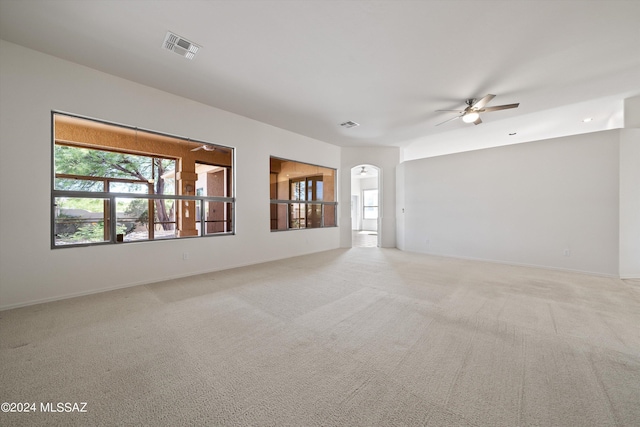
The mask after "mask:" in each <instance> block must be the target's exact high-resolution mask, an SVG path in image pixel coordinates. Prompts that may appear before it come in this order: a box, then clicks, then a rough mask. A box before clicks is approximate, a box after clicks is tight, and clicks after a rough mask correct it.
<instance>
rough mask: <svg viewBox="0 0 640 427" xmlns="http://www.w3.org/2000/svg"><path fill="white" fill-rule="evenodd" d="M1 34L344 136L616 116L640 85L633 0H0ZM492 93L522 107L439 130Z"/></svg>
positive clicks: (487, 131)
mask: <svg viewBox="0 0 640 427" xmlns="http://www.w3.org/2000/svg"><path fill="white" fill-rule="evenodd" d="M168 30H169V31H172V32H174V33H177V34H178V35H180V36H183V37H185V38H187V39H189V40H191V41H193V42H195V43H197V44H200V45H201V46H202V49H201V51H200V52H199V53H198V56H197V57H196V58H195V59H194V60H192V61H189V60H187V59H185V58H183V57H181V56H179V55H177V54H175V53H172V52H170V51H167V50H164V49H162V48H161V46H162V43H163V40H164V37H165V34H166V32H167V31H168ZM0 38H2V39H4V40H6V41H9V42H13V43H16V44H19V45H23V46H25V47H28V48H32V49H35V50H38V51H41V52H45V53H48V54H51V55H54V56H58V57H60V58H64V59H67V60H70V61H73V62H76V63H79V64H82V65H85V66H88V67H91V68H95V69H98V70H101V71H104V72H107V73H110V74H113V75H116V76H120V77H123V78H126V79H128V80H132V81H135V82H139V83H142V84H145V85H148V86H152V87H155V88H158V89H161V90H164V91H166V92H170V93H174V94H177V95H181V96H184V97H187V98H190V99H193V100H196V101H199V102H202V103H204V104H208V105H211V106H215V107H218V108H221V109H224V110H227V111H231V112H234V113H237V114H240V115H243V116H246V117H250V118H253V119H256V120H259V121H261V122H265V123H268V124H271V125H274V126H277V127H281V128H284V129H288V130H291V131H293V132H297V133H300V134H303V135H307V136H310V137H313V138H317V139H319V140H322V141H326V142H329V143H332V144H336V145H341V146H382V145H396V146H402V147H409V148H410V147H419V148H417V150H418V151H419V150H424V149H425V147H433V148H434V150H435V152H438V150H441V149H442V150H444V151H446V150H445V149H444V148H442V147H443V146H446V145H447V144H453V143H454V142H455V141H458V142H459V141H466V143H464V144H462V145H460V150H458V151H461V150H463V149H470V148H473V144H472V143H470V142H469V141H473V140H474V139H475V137H476V136H478V135H483V138H489V139H491V138H493V139H495V140H496V141H497V140H498V139H501V140H504V139H505V138H511V139H507V141H508V142H509V143H510V142H522V141H525V140H534V139H543V138H548V137H553V136H560V135H567V134H573V133H581V132H588V131H592V130H603V129H609V128H615V127H621V126H622V118H621V117H622V116H621V114H622V113H621V111H622V110H621V109H622V99H624V98H626V97H630V96H635V95H639V94H640V80H639V77H640V1H613V0H609V1H605V0H602V1H585V0H581V1H561V0H557V1H546V0H538V1H514V0H508V1H488V0H484V1H482V0H469V1H455V0H446V1H435V0H433V1H400V0H396V1H355V0H344V1H337V0H336V1H326V0H320V1H269V0H260V1H199V0H189V1H185V0H163V1H153V0H128V1H120V0H84V1H82V0H71V1H69V0H28V1H27V0H23V1H18V0H15V1H13V0H0ZM487 93H492V94H496V95H497V96H496V98H495V99H494V100H493V101H492V102H491V104H489V105H490V106H492V105H501V104H508V103H515V102H519V103H520V108H518V109H515V110H504V111H497V112H492V113H487V114H485V115H483V117H482V118H483V120H484V123H483V124H481V125H480V126H474V125H468V124H465V123H462V121H461V120H455V121H453V122H449V123H447V124H444V125H442V126H438V127H436V126H435V125H436V124H437V123H439V122H442V121H444V120H446V119H447V118H450V117H451V115H449V114H447V113H436V112H435V110H438V109H457V108H460V107H463V106H464V100H465V99H466V98H479V97H482V96H484V95H486V94H487ZM78 113H82V112H78ZM584 116H589V117H593V118H594V120H593V121H592V122H591V123H588V124H584V123H582V122H581V120H582V118H584ZM347 120H352V121H355V122H358V123H360V125H361V126H359V127H356V128H352V129H343V128H341V127H340V126H339V124H340V123H342V122H344V121H347ZM513 132H517V135H514V136H511V137H509V136H507V134H508V133H513ZM496 143H497V144H498V145H501V143H499V142H496ZM505 143H506V142H505ZM465 144H466V145H465ZM414 151H415V150H414Z"/></svg>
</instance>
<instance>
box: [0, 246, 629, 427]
mask: <svg viewBox="0 0 640 427" xmlns="http://www.w3.org/2000/svg"><path fill="white" fill-rule="evenodd" d="M0 363H1V365H0V400H1V401H2V402H34V403H36V405H37V408H36V409H37V411H36V413H0V425H2V426H13V425H24V426H37V425H61V426H71V425H81V426H94V425H104V426H114V425H150V426H180V425H211V426H244V425H257V426H425V425H426V426H580V427H584V426H615V425H617V426H638V425H640V403H639V402H640V286H639V284H638V282H631V281H623V280H617V279H612V278H602V277H594V276H589V275H581V274H574V273H568V272H556V271H549V270H542V269H534V268H524V267H514V266H505V265H498V264H489V263H482V262H473V261H463V260H456V259H447V258H438V257H431V256H426V255H418V254H411V253H405V252H401V251H398V250H395V249H379V248H354V249H350V250H333V251H328V252H323V253H320V254H315V255H309V256H302V257H298V258H292V259H288V260H283V261H278V262H272V263H268V264H261V265H257V266H252V267H246V268H239V269H234V270H228V271H221V272H216V273H210V274H205V275H200V276H196V277H191V278H187V279H181V280H171V281H167V282H162V283H157V284H153V285H146V286H138V287H134V288H128V289H123V290H119V291H113V292H108V293H103V294H98V295H92V296H87V297H82V298H75V299H69V300H65V301H59V302H53V303H48V304H42V305H37V306H31V307H26V308H21V309H15V310H10V311H5V312H1V313H0ZM58 402H62V403H64V402H69V403H75V402H78V403H81V402H86V403H87V404H86V407H85V409H86V412H84V413H77V412H76V413H60V412H58V413H50V412H49V413H43V412H41V409H42V408H41V406H40V404H41V403H45V409H46V404H47V403H49V404H51V405H52V406H53V407H54V408H55V407H56V404H57V403H58ZM63 406H64V405H63ZM71 407H72V406H71ZM78 409H80V408H78Z"/></svg>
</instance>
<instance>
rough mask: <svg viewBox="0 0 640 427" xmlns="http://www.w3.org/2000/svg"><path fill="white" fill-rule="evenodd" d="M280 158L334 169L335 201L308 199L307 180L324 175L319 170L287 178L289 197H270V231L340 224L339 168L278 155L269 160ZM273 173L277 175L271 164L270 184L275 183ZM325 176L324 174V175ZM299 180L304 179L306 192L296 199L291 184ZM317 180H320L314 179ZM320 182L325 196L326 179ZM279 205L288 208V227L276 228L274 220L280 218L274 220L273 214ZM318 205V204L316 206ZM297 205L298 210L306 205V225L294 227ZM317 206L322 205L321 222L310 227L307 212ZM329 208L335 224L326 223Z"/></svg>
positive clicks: (280, 159) (334, 226) (285, 210)
mask: <svg viewBox="0 0 640 427" xmlns="http://www.w3.org/2000/svg"><path fill="white" fill-rule="evenodd" d="M274 159H275V160H278V161H282V162H291V163H298V164H301V165H305V166H310V167H317V168H322V169H328V170H332V171H333V186H334V190H333V201H326V200H307V195H308V189H307V188H306V187H307V184H306V183H307V181H308V180H309V179H311V180H313V178H317V177H318V176H323V175H322V174H318V173H317V172H315V173H310V174H308V175H300V176H297V177H293V178H291V179H288V180H287V184H288V188H289V199H278V198H271V199H270V231H271V232H281V231H293V230H314V229H321V228H336V227H338V226H339V224H338V219H337V217H338V202H337V198H338V197H337V187H338V182H337V179H338V169H337V168H332V167H328V166H322V165H317V164H313V163H306V162H300V161H297V160H291V159H285V158H282V157H278V156H269V162H270V164H271V162H272V161H273V160H274ZM273 175H277V174H275V173H274V172H273V171H272V170H271V166H270V168H269V176H270V185H271V184H273V183H272V182H271V177H272V176H273ZM323 177H324V176H323ZM298 181H300V182H301V181H304V182H305V192H304V197H303V198H302V199H294V198H293V197H294V196H293V195H292V194H291V186H292V184H293V183H294V182H298ZM314 181H316V182H318V180H314ZM319 182H322V183H323V184H322V192H323V197H324V194H325V193H324V192H325V180H324V178H323V179H322V180H319ZM276 186H277V182H276ZM271 196H273V194H271ZM278 205H286V206H287V208H286V209H284V210H283V211H284V212H285V215H286V218H285V219H284V221H283V223H284V224H286V228H274V221H276V224H277V222H278V219H277V218H276V219H275V220H274V218H273V214H274V211H276V212H277V211H278V209H277V208H278ZM314 205H316V206H314ZM295 206H297V208H298V210H300V209H301V206H304V212H305V220H304V222H305V225H304V227H302V226H300V224H298V227H292V226H291V224H292V220H293V215H292V212H293V210H294V209H295ZM317 206H319V207H320V222H319V225H318V226H315V227H308V226H307V225H308V224H307V215H306V212H307V211H308V209H309V208H310V209H317ZM327 209H332V210H333V212H334V214H333V218H334V219H333V224H332V225H326V224H325V218H326V215H325V212H326V210H327Z"/></svg>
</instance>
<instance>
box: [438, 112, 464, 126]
mask: <svg viewBox="0 0 640 427" xmlns="http://www.w3.org/2000/svg"><path fill="white" fill-rule="evenodd" d="M463 115H464V114H460V115H459V116H455V117H452V118H450V119H448V120H445V121H444V122H441V123H438V124H437V125H436V126H440V125H443V124H445V123H448V122H450V121H452V120H455V119H459V118H460V117H462V116H463Z"/></svg>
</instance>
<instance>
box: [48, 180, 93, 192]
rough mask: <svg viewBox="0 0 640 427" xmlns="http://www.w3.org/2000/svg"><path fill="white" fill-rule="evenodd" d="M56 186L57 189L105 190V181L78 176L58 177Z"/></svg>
mask: <svg viewBox="0 0 640 427" xmlns="http://www.w3.org/2000/svg"><path fill="white" fill-rule="evenodd" d="M54 188H55V189H56V190H63V191H94V192H104V181H103V180H89V179H76V178H56V179H55V184H54Z"/></svg>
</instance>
